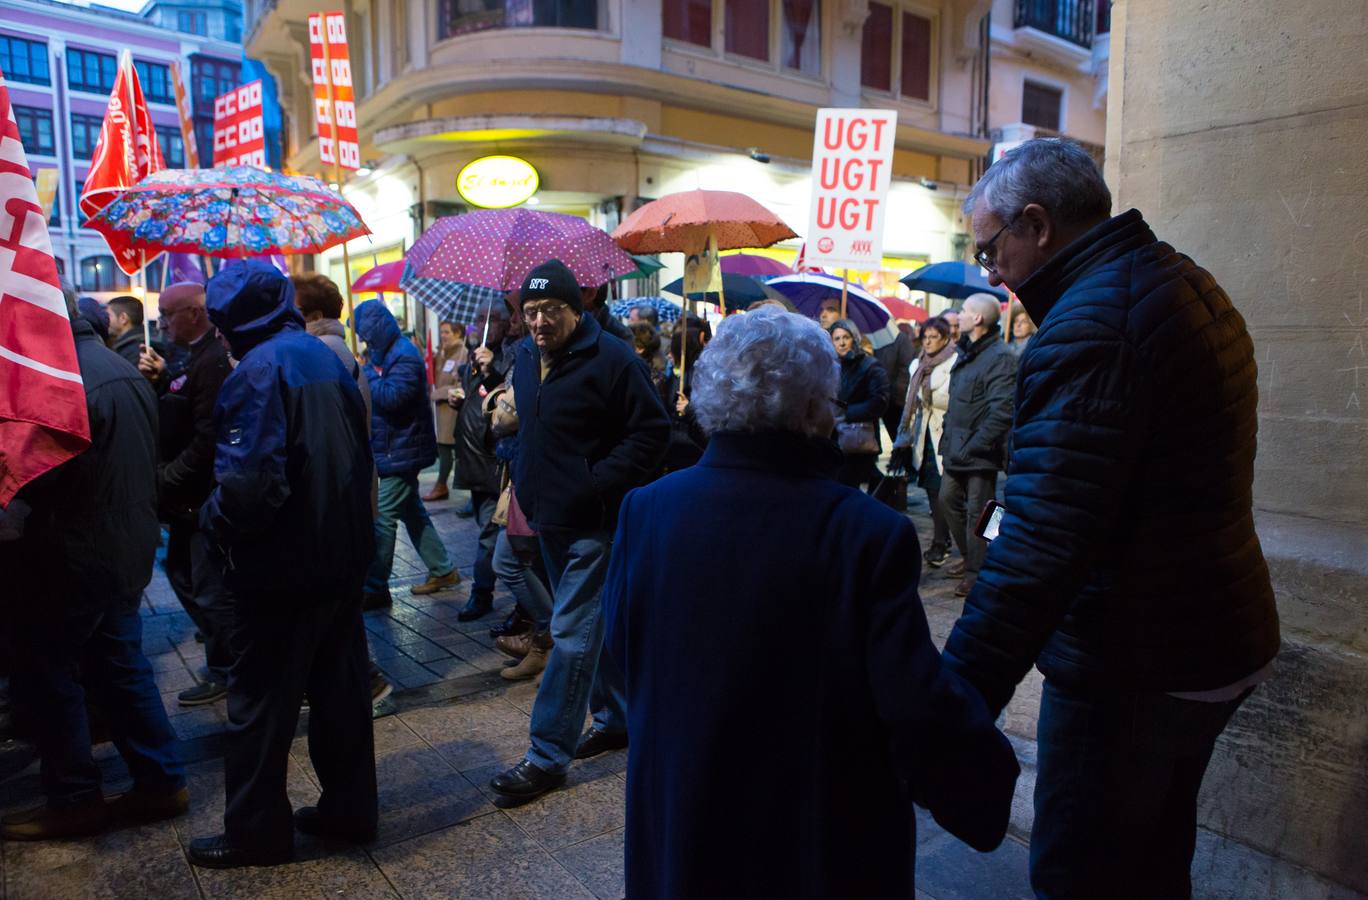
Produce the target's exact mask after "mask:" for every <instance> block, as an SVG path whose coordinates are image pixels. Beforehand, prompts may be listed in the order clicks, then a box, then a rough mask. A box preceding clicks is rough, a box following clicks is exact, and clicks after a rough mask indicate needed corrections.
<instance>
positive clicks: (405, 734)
mask: <svg viewBox="0 0 1368 900" xmlns="http://www.w3.org/2000/svg"><path fill="white" fill-rule="evenodd" d="M425 486H426V485H425ZM911 493H912V494H913V501H914V503H913V511H914V513H917V512H920V513H921V514H920V515H914V520H915V521H916V522H917V524H918V526H919V528H920V529H922V530H923V531H925V529H927V528H929V520H928V519H927V517H926V516H925V515H924V513H925V501H924V499H920V498H918V497H917V495H919V494H920V493H921V492H920V491H916V490H913V491H912V492H911ZM463 501H464V495H463V494H460V495H454V496H453V499H452V500H449V501H446V502H442V503H435V504H431V505H430V507H429V508H430V510H431V511H432V514H433V521H434V523H435V525H436V527H437V528H438V530H439V531H440V532H441V535H442V538H443V540H444V541H445V543H446V545H447V547H448V550H449V551H450V553H451V554H452V557H453V560H454V561H455V562H456V564H457V566H458V567H459V568H460V569H461V571H462V573H463V575H464V576H466V580H465V581H464V582H463V584H462V585H461V586H460V587H458V588H456V589H455V590H451V591H447V592H443V593H440V594H436V595H433V596H430V597H414V596H412V595H411V594H409V592H408V590H407V587H408V586H409V585H412V584H416V583H418V582H421V581H422V580H423V579H424V577H425V576H426V572H425V570H424V568H423V566H422V564H421V562H419V560H418V558H417V554H416V553H415V552H414V550H413V547H412V545H411V543H410V542H409V541H408V539H407V535H404V534H403V530H402V529H400V541H399V545H398V550H397V554H396V560H395V566H394V573H393V579H392V585H393V588H392V590H393V593H394V600H395V604H394V607H393V609H392V610H390V611H388V612H384V611H376V612H372V613H368V614H367V615H366V629H367V632H368V636H369V638H370V642H371V652H372V654H373V656H374V657H375V659H376V662H377V663H378V664H379V665H380V666H381V668H382V669H383V670H384V671H385V672H386V674H387V675H388V677H389V678H390V679H391V680H392V681H393V682H394V684H395V688H396V692H395V695H394V697H393V698H392V700H391V701H387V703H389V704H390V705H389V707H388V709H389V711H390V714H388V715H384V716H383V717H381V718H378V719H377V720H376V721H375V743H376V762H377V773H378V778H379V785H380V804H381V811H380V833H379V835H378V837H377V840H376V841H375V843H373V844H370V845H368V846H366V847H363V848H351V847H336V846H329V845H326V844H324V843H322V842H319V841H316V840H314V839H311V838H305V837H303V836H300V837H299V839H298V845H297V849H298V859H297V861H296V862H294V863H292V864H290V865H286V866H278V867H274V868H258V869H245V870H235V871H211V870H206V869H196V868H193V867H191V866H190V865H189V863H188V862H187V860H186V857H185V853H184V846H185V844H186V843H187V842H188V841H189V840H190V839H191V838H192V837H197V836H200V835H204V834H211V833H216V832H217V831H218V830H219V829H220V827H221V824H222V813H223V774H222V759H221V756H222V747H223V732H224V729H225V727H226V720H225V718H224V712H223V704H221V703H220V704H215V705H214V706H210V707H202V708H199V709H193V710H184V709H181V708H180V707H179V706H178V705H177V703H176V694H177V692H178V691H180V690H183V689H184V688H186V687H189V686H191V685H192V684H194V683H195V681H196V673H198V672H200V671H201V670H202V667H203V665H204V648H203V646H202V645H200V644H198V643H196V642H195V640H194V635H193V632H194V628H193V626H192V625H191V623H190V621H189V619H188V617H187V616H186V615H185V613H184V612H183V611H182V610H181V608H180V605H179V603H178V602H177V601H176V599H175V596H174V595H173V594H172V593H171V590H170V587H169V586H168V584H167V582H166V579H165V576H164V575H163V574H162V572H161V571H160V569H158V571H157V573H156V576H155V577H154V580H153V583H152V584H151V585H150V586H149V588H148V591H147V593H146V600H145V606H144V610H143V613H144V619H143V622H144V647H145V650H146V652H147V654H148V656H149V658H150V659H151V660H152V663H153V666H154V668H155V669H156V671H157V681H158V685H159V687H160V689H161V691H162V692H163V693H162V696H163V700H164V702H165V704H166V709H167V712H168V714H170V715H171V717H172V719H171V721H172V724H173V725H174V726H175V727H176V730H177V733H178V734H179V735H180V737H181V738H182V740H183V741H184V742H185V747H186V751H187V754H188V757H189V759H190V761H191V762H190V776H191V782H190V791H191V801H192V804H193V806H192V810H191V812H190V813H189V814H187V815H185V816H182V817H181V818H179V819H176V820H173V821H171V822H167V823H160V824H155V825H148V826H143V827H140V828H132V829H124V830H119V831H112V832H109V833H107V834H105V835H102V836H100V837H97V838H94V839H90V840H84V841H73V842H62V843H45V844H20V843H3V842H0V898H13V900H21V898H67V897H100V898H125V897H126V898H139V900H141V898H146V897H158V898H161V897H187V898H193V897H204V898H219V897H225V898H226V897H298V896H325V895H326V896H333V897H336V896H354V897H394V896H401V897H471V898H475V897H491V898H508V897H527V898H571V897H603V898H617V897H619V896H621V893H622V884H623V879H622V841H623V824H624V810H623V805H624V791H625V781H626V773H625V769H626V754H625V752H617V753H611V754H605V755H604V756H602V757H599V758H597V759H594V760H590V761H587V762H586V763H581V764H577V765H576V766H575V767H574V769H572V771H571V774H570V778H569V781H568V784H567V786H566V788H565V789H563V790H560V791H556V792H554V793H552V794H549V795H547V796H546V797H544V798H542V799H541V800H539V801H537V802H535V803H532V804H529V805H526V806H522V807H517V808H513V809H501V808H499V807H496V806H495V805H494V803H493V800H494V797H493V795H492V794H491V793H490V792H489V789H488V781H489V779H490V777H492V776H493V775H494V774H495V773H496V772H498V771H500V770H501V769H502V768H504V767H506V766H508V765H511V764H512V763H514V762H516V761H517V760H518V759H519V758H520V757H521V754H522V752H523V751H524V749H525V748H526V744H527V726H528V716H529V713H530V710H531V706H532V701H533V699H534V697H535V692H536V687H535V685H533V684H531V683H521V684H512V685H510V684H509V683H508V682H506V681H504V680H503V679H501V678H500V677H499V676H498V671H499V669H500V668H502V665H503V662H504V657H503V655H502V654H500V653H498V652H497V651H495V650H494V649H493V641H492V640H491V639H490V637H489V631H488V630H489V627H490V626H491V625H492V624H494V623H496V622H498V621H501V620H502V618H503V616H504V615H506V613H507V611H508V609H510V608H511V604H512V601H511V599H510V598H509V597H508V595H507V594H506V593H504V592H502V591H500V592H498V593H497V594H496V597H495V600H496V611H495V612H494V613H493V614H491V615H489V616H486V617H485V618H484V619H482V620H480V621H478V622H473V623H461V622H458V621H457V618H456V615H457V612H458V611H459V609H460V607H461V606H462V605H463V604H464V603H465V601H466V598H467V596H468V591H469V575H470V571H471V565H472V563H473V561H474V554H475V537H476V528H475V525H474V523H473V522H472V521H471V520H468V519H461V518H458V517H457V516H456V515H455V510H456V507H457V505H458V504H459V503H460V502H463ZM927 537H928V535H927V534H925V533H924V534H923V539H924V540H925V539H926V538H927ZM942 571H943V570H942ZM954 584H955V582H954V581H953V580H950V579H947V578H945V577H943V576H941V575H940V573H937V572H929V573H927V574H926V575H925V576H924V578H923V597H924V602H925V604H926V608H927V615H928V618H929V619H930V622H931V629H932V633H933V635H934V636H935V638H936V640H937V642H938V643H940V642H942V641H944V639H945V636H946V634H948V632H949V629H950V626H951V625H952V624H953V622H954V619H955V617H956V616H957V615H958V613H959V608H960V605H961V604H960V601H959V600H957V599H955V598H954V597H953V596H952V591H953V587H954ZM1027 702H1029V701H1027ZM1014 706H1015V704H1014ZM1009 718H1010V713H1009ZM301 733H302V732H301ZM97 756H98V758H99V759H100V763H101V766H102V768H103V769H104V771H105V775H106V779H107V791H108V792H110V793H113V792H117V791H118V790H121V789H122V788H123V787H125V786H126V785H127V784H128V776H127V771H126V770H125V768H124V766H123V763H122V761H121V760H120V759H119V757H118V754H117V753H116V752H115V751H114V749H113V747H112V746H111V745H109V744H105V745H102V746H101V747H100V748H98V752H97ZM289 790H290V798H291V801H292V802H293V803H294V805H295V806H303V805H308V804H312V803H314V802H315V801H316V800H317V797H318V792H319V789H318V785H317V780H316V778H315V776H314V772H313V769H312V767H311V766H310V765H309V761H308V751H307V747H306V742H305V740H304V739H303V738H302V737H301V738H299V739H298V740H296V742H295V745H294V747H293V749H292V751H291V763H290V772H289ZM39 796H40V792H39V783H38V767H37V764H36V763H34V762H32V754H31V751H29V750H28V748H26V747H24V746H22V745H19V744H15V743H10V744H8V745H6V744H4V743H0V812H5V813H8V812H10V811H13V810H15V809H17V808H21V807H24V806H27V805H30V804H32V803H33V802H35V801H36V799H37V798H38V797H39ZM917 869H918V886H919V888H920V890H919V892H918V896H919V897H920V898H934V900H959V898H981V897H993V898H994V900H1013V898H1017V897H1021V898H1027V897H1030V892H1029V890H1028V888H1027V882H1026V848H1025V847H1024V846H1023V845H1022V844H1021V843H1020V842H1018V841H1017V840H1015V839H1012V838H1009V839H1008V840H1007V841H1006V842H1004V844H1003V846H1002V847H1001V848H1000V849H999V850H998V851H996V852H995V853H993V854H988V855H981V854H978V853H975V852H974V851H972V850H970V849H969V848H967V847H965V846H964V845H963V844H961V843H959V842H958V841H955V840H954V839H952V838H950V837H949V836H948V835H946V834H945V833H944V832H942V831H941V830H940V829H939V828H937V827H936V826H935V824H934V823H933V822H931V820H930V818H929V816H926V815H925V814H921V815H919V828H918V846H917Z"/></svg>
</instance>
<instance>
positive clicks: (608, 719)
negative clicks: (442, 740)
mask: <svg viewBox="0 0 1368 900" xmlns="http://www.w3.org/2000/svg"><path fill="white" fill-rule="evenodd" d="M541 545H542V555H543V556H544V557H545V558H546V572H547V574H548V575H549V576H550V578H551V590H552V591H553V592H554V598H553V600H552V607H551V608H550V609H546V608H536V607H534V608H530V609H528V612H529V613H531V614H532V617H533V618H534V619H537V620H538V621H544V620H545V619H547V618H549V619H550V620H551V638H552V640H554V641H555V647H554V648H552V650H551V656H550V658H548V660H547V662H546V671H544V672H543V673H542V682H541V687H540V688H539V689H538V690H537V699H536V702H535V703H533V705H532V725H531V737H532V747H531V749H530V750H528V751H527V759H528V761H529V762H532V763H534V764H535V765H536V766H537V767H538V768H539V769H542V770H544V771H547V772H564V771H565V770H567V769H569V768H570V763H571V762H572V761H573V760H574V758H575V747H576V746H577V745H578V744H579V739H580V727H581V726H582V725H583V724H584V714H585V712H587V711H588V710H589V708H590V707H591V706H592V708H593V710H594V728H595V729H596V730H599V731H607V732H611V733H621V732H624V731H626V730H627V697H626V693H625V691H624V688H623V678H622V673H621V672H619V671H618V668H617V666H616V665H615V664H614V663H613V662H612V660H611V659H610V658H609V657H608V656H606V655H604V654H603V653H602V650H603V631H604V624H603V602H602V595H603V581H604V578H605V577H606V576H607V574H608V557H609V554H610V553H611V552H612V549H613V535H612V533H611V532H608V531H601V532H594V533H590V534H572V533H564V532H561V533H544V534H542V535H541ZM528 596H529V597H533V596H534V594H533V593H529V595H528ZM533 602H534V603H535V602H538V601H536V600H535V599H534V601H533Z"/></svg>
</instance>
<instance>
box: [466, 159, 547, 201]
mask: <svg viewBox="0 0 1368 900" xmlns="http://www.w3.org/2000/svg"><path fill="white" fill-rule="evenodd" d="M539 185H540V179H539V177H538V175H537V170H536V169H535V168H534V167H533V165H532V164H531V163H530V162H528V161H527V160H525V159H519V158H518V157H516V156H482V157H480V158H479V159H476V160H471V161H470V162H468V163H466V165H465V167H464V168H462V169H461V172H460V174H459V175H457V176H456V193H458V194H460V195H461V197H462V198H463V199H464V200H465V201H466V202H467V203H469V204H471V205H472V206H483V207H485V208H486V209H507V208H508V207H510V206H517V205H518V204H519V203H522V202H523V201H525V200H527V199H528V198H529V197H531V196H532V195H533V194H535V193H536V192H537V187H538V186H539Z"/></svg>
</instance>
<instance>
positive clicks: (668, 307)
mask: <svg viewBox="0 0 1368 900" xmlns="http://www.w3.org/2000/svg"><path fill="white" fill-rule="evenodd" d="M637 306H649V307H652V308H653V309H655V311H656V314H657V315H658V316H660V321H662V322H678V321H679V304H678V303H671V302H670V301H669V300H666V299H665V298H664V297H627V298H625V299H622V300H614V301H613V302H612V303H609V304H608V311H609V312H610V313H612V314H613V315H615V316H617V317H618V318H619V319H625V318H627V316H628V315H629V314H631V312H632V309H633V308H634V307H637Z"/></svg>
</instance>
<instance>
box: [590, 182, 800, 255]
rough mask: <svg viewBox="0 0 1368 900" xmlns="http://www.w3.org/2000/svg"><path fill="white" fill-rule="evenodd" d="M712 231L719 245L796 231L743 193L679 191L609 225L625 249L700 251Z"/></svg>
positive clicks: (755, 243)
mask: <svg viewBox="0 0 1368 900" xmlns="http://www.w3.org/2000/svg"><path fill="white" fill-rule="evenodd" d="M710 234H712V235H716V236H717V249H719V250H739V249H742V248H746V247H768V246H770V245H771V244H777V243H779V242H780V241H782V240H786V239H788V238H792V237H797V236H798V235H797V233H796V232H795V231H794V230H793V229H792V228H790V227H788V225H786V224H784V221H783V220H782V219H780V218H779V217H778V216H776V215H775V214H774V213H772V212H770V211H769V210H768V209H765V207H763V206H761V205H760V204H759V203H756V202H755V201H754V200H752V199H751V198H750V197H747V196H746V195H745V194H738V193H735V192H734V191H681V192H680V193H678V194H667V195H666V196H664V197H661V198H660V199H659V200H652V201H651V202H650V203H647V204H646V205H645V206H643V207H642V208H641V209H638V210H637V211H636V212H634V213H632V214H631V215H630V216H628V217H627V219H626V221H624V222H623V223H622V224H621V225H619V226H618V227H617V229H616V230H614V231H613V240H615V241H617V242H618V245H619V246H620V247H622V248H623V249H624V250H626V251H627V252H629V253H662V252H666V251H675V252H679V253H701V252H702V251H703V250H704V248H706V247H707V245H708V235H710Z"/></svg>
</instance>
